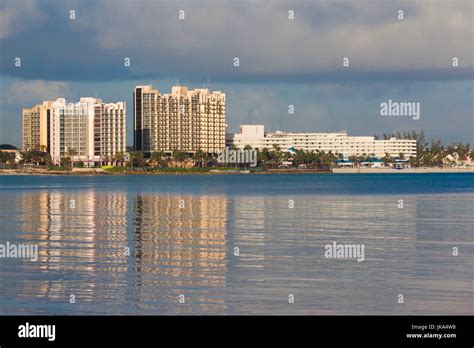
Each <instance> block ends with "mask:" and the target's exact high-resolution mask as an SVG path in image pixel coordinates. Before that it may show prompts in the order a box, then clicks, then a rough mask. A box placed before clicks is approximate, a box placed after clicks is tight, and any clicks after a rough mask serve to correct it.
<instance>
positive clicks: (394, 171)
mask: <svg viewBox="0 0 474 348" xmlns="http://www.w3.org/2000/svg"><path fill="white" fill-rule="evenodd" d="M333 173H335V174H356V173H357V174H411V173H474V168H439V167H420V168H405V169H393V168H334V169H333Z"/></svg>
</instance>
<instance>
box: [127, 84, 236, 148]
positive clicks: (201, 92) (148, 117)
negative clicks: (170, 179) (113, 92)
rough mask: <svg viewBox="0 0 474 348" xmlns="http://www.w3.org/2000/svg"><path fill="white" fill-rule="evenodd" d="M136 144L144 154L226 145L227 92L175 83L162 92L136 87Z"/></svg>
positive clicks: (134, 106) (149, 87)
mask: <svg viewBox="0 0 474 348" xmlns="http://www.w3.org/2000/svg"><path fill="white" fill-rule="evenodd" d="M133 120H134V122H133V128H134V147H135V150H136V151H143V152H144V153H145V154H149V153H151V152H158V151H162V152H167V153H171V152H173V151H175V150H179V151H185V152H188V153H194V152H196V151H199V150H201V151H203V152H205V153H217V152H219V151H221V150H222V149H224V148H225V133H226V127H227V125H226V110H225V94H224V93H222V92H220V91H209V89H206V88H200V89H194V90H188V88H187V87H184V86H174V87H172V90H171V94H161V93H160V92H159V91H158V90H156V89H153V86H151V85H147V86H136V87H135V89H134V91H133Z"/></svg>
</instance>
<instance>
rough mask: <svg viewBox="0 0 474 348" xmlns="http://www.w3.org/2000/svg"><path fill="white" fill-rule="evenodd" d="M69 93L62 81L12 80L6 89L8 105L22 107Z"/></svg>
mask: <svg viewBox="0 0 474 348" xmlns="http://www.w3.org/2000/svg"><path fill="white" fill-rule="evenodd" d="M69 93H70V89H69V85H68V84H67V83H66V82H62V81H43V80H30V81H26V80H14V81H11V83H10V84H9V85H7V87H6V95H7V96H8V99H7V100H8V104H10V105H23V107H28V106H32V104H35V103H41V102H42V101H44V100H56V99H57V98H60V97H64V96H66V95H68V94H69ZM29 104H31V105H29Z"/></svg>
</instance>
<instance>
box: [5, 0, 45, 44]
mask: <svg viewBox="0 0 474 348" xmlns="http://www.w3.org/2000/svg"><path fill="white" fill-rule="evenodd" d="M44 17H45V16H44V14H43V13H42V12H41V11H40V10H39V8H38V7H37V3H36V1H34V0H17V1H11V0H10V1H4V2H3V8H0V39H4V38H6V37H8V36H10V35H12V34H15V33H18V32H20V31H22V30H25V29H30V30H31V29H33V28H35V27H37V26H38V25H40V24H41V22H42V21H43V19H44Z"/></svg>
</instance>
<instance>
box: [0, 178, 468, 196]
mask: <svg viewBox="0 0 474 348" xmlns="http://www.w3.org/2000/svg"><path fill="white" fill-rule="evenodd" d="M44 188H47V189H61V190H80V189H88V188H94V190H97V191H109V190H112V191H113V190H126V191H128V192H141V191H150V192H161V193H186V194H204V193H207V192H208V190H212V193H214V194H217V193H222V194H229V195H286V194H298V195H300V194H307V195H313V194H322V195H365V194H376V195H387V194H432V193H437V194H439V193H460V192H464V193H472V192H474V173H452V174H451V173H446V174H444V173H442V174H437V173H432V174H338V175H334V174H318V175H315V174H274V175H268V174H262V175H159V176H155V175H143V176H4V177H0V189H1V190H35V189H36V190H40V189H44Z"/></svg>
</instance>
